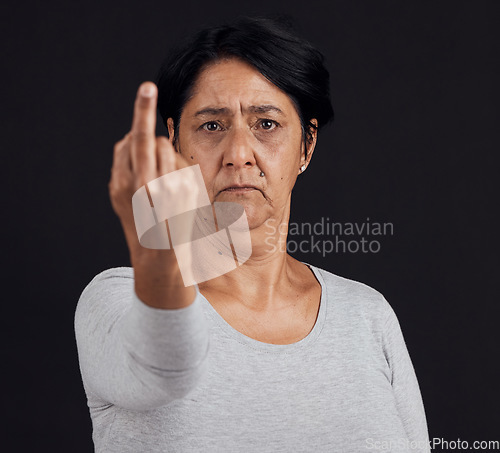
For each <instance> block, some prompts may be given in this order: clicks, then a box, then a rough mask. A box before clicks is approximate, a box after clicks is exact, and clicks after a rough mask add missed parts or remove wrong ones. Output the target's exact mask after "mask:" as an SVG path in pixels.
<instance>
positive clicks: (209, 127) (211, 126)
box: [201, 121, 220, 132]
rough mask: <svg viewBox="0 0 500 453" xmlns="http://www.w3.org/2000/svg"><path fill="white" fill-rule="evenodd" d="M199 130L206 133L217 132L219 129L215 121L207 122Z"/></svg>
mask: <svg viewBox="0 0 500 453" xmlns="http://www.w3.org/2000/svg"><path fill="white" fill-rule="evenodd" d="M201 128H202V129H205V130H206V131H208V132H217V130H219V128H220V124H219V123H217V122H216V121H208V122H206V123H205V124H202V126H201Z"/></svg>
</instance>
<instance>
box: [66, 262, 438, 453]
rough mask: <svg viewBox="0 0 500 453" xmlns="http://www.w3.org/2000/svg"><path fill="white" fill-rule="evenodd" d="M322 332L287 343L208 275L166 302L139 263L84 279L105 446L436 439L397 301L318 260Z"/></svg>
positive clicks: (219, 448)
mask: <svg viewBox="0 0 500 453" xmlns="http://www.w3.org/2000/svg"><path fill="white" fill-rule="evenodd" d="M309 267H310V268H311V270H312V271H313V272H314V274H315V276H316V278H317V279H318V281H319V282H320V284H321V287H322V294H321V302H320V308H319V312H318V317H317V320H316V323H315V325H314V328H313V329H312V331H311V332H310V333H309V334H308V335H307V336H306V337H305V338H303V339H302V340H301V341H299V342H297V343H293V344H288V345H274V344H268V343H262V342H260V341H257V340H254V339H252V338H249V337H247V336H245V335H243V334H242V333H240V332H238V331H237V330H235V329H233V328H232V327H231V326H230V325H229V324H228V323H227V322H226V321H225V320H224V319H223V318H222V317H221V316H220V315H219V314H218V313H217V312H216V311H215V309H214V308H213V307H212V306H211V305H210V303H209V302H208V301H207V299H205V298H204V297H203V295H201V294H200V292H199V291H198V288H196V298H195V300H194V302H193V303H192V304H191V305H189V306H188V307H185V308H180V309H173V310H161V309H155V308H151V307H149V306H147V305H145V304H144V303H143V302H141V301H140V300H139V299H138V298H137V296H136V295H135V292H134V281H133V270H132V269H131V268H116V269H110V270H107V271H105V272H102V273H101V274H99V275H98V276H96V277H95V278H94V279H93V280H92V282H91V283H90V284H89V285H88V286H87V288H85V290H84V291H83V293H82V296H81V298H80V301H79V303H78V307H77V311H76V317H75V328H76V340H77V346H78V353H79V359H80V368H81V373H82V378H83V384H84V387H85V391H86V393H87V397H88V405H89V408H90V415H91V418H92V423H93V430H94V431H93V439H94V444H95V447H96V451H97V452H117V453H118V452H119V453H127V452H134V453H142V452H145V453H146V452H147V453H150V452H217V453H220V452H245V453H246V452H259V453H263V452H287V453H288V452H335V453H350V452H352V453H360V452H362V451H390V452H393V453H396V452H406V451H414V452H415V451H418V452H429V451H430V448H429V441H428V433H427V425H426V419H425V412H424V407H423V404H422V398H421V395H420V390H419V386H418V382H417V378H416V376H415V372H414V369H413V366H412V363H411V360H410V357H409V355H408V351H407V348H406V345H405V342H404V339H403V335H402V333H401V330H400V326H399V323H398V320H397V318H396V315H395V314H394V311H393V310H392V308H391V307H390V305H389V304H388V303H387V301H386V300H385V299H384V298H383V296H382V295H381V294H380V293H378V292H377V291H375V290H374V289H372V288H370V287H368V286H366V285H364V284H361V283H358V282H355V281H352V280H348V279H345V278H342V277H339V276H336V275H334V274H332V273H330V272H327V271H325V270H322V269H319V268H316V267H314V266H311V265H309Z"/></svg>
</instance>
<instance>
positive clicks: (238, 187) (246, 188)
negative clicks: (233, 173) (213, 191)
mask: <svg viewBox="0 0 500 453" xmlns="http://www.w3.org/2000/svg"><path fill="white" fill-rule="evenodd" d="M253 190H258V191H259V192H260V189H259V188H257V187H255V186H253V185H251V184H231V185H228V186H226V187H225V188H224V189H222V190H221V191H220V192H219V193H222V192H251V191H253Z"/></svg>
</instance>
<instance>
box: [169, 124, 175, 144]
mask: <svg viewBox="0 0 500 453" xmlns="http://www.w3.org/2000/svg"><path fill="white" fill-rule="evenodd" d="M167 129H168V139H169V141H170V143H172V145H173V144H174V139H175V137H174V134H175V128H174V120H173V119H172V118H169V119H168V120H167Z"/></svg>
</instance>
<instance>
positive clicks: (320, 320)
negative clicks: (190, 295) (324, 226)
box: [199, 262, 328, 354]
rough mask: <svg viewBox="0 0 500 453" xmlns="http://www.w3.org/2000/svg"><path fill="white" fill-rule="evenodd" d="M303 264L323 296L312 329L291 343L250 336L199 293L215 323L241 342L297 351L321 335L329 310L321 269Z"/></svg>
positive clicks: (266, 349)
mask: <svg viewBox="0 0 500 453" xmlns="http://www.w3.org/2000/svg"><path fill="white" fill-rule="evenodd" d="M303 264H305V265H306V266H308V267H309V269H311V271H312V272H313V274H314V276H315V277H316V279H317V280H318V282H319V284H320V285H321V297H320V303H319V311H318V316H317V318H316V322H315V323H314V326H313V328H312V330H311V331H310V332H309V333H308V334H307V335H306V336H305V337H304V338H302V340H299V341H297V342H295V343H290V344H272V343H264V342H262V341H259V340H255V339H254V338H250V337H248V336H246V335H245V334H243V333H241V332H239V331H238V330H236V329H235V328H234V327H232V326H231V325H230V324H229V323H228V322H227V321H226V320H225V319H224V318H223V317H222V316H221V315H220V314H219V313H218V312H217V310H215V308H214V307H212V305H211V304H210V302H209V301H208V300H207V298H206V297H205V296H204V295H203V294H201V293H199V294H200V296H201V300H202V301H203V305H204V307H205V311H206V313H207V314H208V316H210V318H211V319H212V320H213V321H214V322H215V324H217V326H218V327H219V328H221V329H222V330H223V331H224V332H225V333H226V334H227V335H229V336H230V337H231V338H233V339H234V340H236V341H237V342H238V343H241V344H243V345H245V346H248V347H250V348H252V349H256V350H259V351H264V352H268V353H278V354H280V353H284V354H289V353H292V352H295V351H299V350H303V349H304V348H305V347H306V346H308V345H309V344H311V343H312V342H313V341H314V340H315V339H316V338H317V337H318V336H319V334H320V333H321V330H322V329H323V325H324V322H325V319H326V310H327V306H326V301H327V297H328V296H327V286H326V284H325V281H324V279H323V276H322V275H321V272H320V269H318V268H317V267H315V266H312V265H311V264H308V263H304V262H303Z"/></svg>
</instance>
